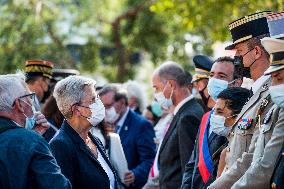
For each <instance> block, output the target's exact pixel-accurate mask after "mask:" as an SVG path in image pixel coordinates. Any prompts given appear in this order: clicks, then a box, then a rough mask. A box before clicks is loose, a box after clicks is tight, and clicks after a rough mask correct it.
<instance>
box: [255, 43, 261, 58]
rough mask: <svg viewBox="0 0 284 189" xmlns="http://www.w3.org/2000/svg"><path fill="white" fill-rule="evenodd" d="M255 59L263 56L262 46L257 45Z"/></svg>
mask: <svg viewBox="0 0 284 189" xmlns="http://www.w3.org/2000/svg"><path fill="white" fill-rule="evenodd" d="M254 49H255V59H259V58H260V57H261V56H262V53H263V50H262V48H261V47H260V46H255V47H254Z"/></svg>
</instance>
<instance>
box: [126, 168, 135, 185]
mask: <svg viewBox="0 0 284 189" xmlns="http://www.w3.org/2000/svg"><path fill="white" fill-rule="evenodd" d="M134 181H135V175H134V173H133V172H132V171H129V172H127V173H125V175H124V184H125V185H126V186H129V185H130V184H132V183H134Z"/></svg>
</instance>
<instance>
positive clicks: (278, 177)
mask: <svg viewBox="0 0 284 189" xmlns="http://www.w3.org/2000/svg"><path fill="white" fill-rule="evenodd" d="M271 188H272V189H276V188H277V189H283V188H284V143H283V145H282V148H281V151H280V153H279V156H278V158H277V162H276V164H275V168H274V171H273V174H272V177H271Z"/></svg>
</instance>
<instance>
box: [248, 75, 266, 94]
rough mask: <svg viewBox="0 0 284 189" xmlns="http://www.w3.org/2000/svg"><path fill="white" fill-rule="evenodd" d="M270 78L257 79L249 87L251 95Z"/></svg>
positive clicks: (264, 76) (263, 76)
mask: <svg viewBox="0 0 284 189" xmlns="http://www.w3.org/2000/svg"><path fill="white" fill-rule="evenodd" d="M268 78H270V75H262V76H261V77H260V78H258V79H257V80H256V81H255V82H254V83H253V84H252V86H251V89H252V92H253V94H255V93H256V91H258V90H259V89H260V87H261V86H262V85H263V84H264V82H265V81H266V80H267V79H268Z"/></svg>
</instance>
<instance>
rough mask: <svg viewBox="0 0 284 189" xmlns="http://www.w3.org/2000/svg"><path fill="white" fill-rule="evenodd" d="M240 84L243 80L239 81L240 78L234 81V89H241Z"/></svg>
mask: <svg viewBox="0 0 284 189" xmlns="http://www.w3.org/2000/svg"><path fill="white" fill-rule="evenodd" d="M242 84H243V79H241V78H239V79H236V81H235V87H241V85H242Z"/></svg>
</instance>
